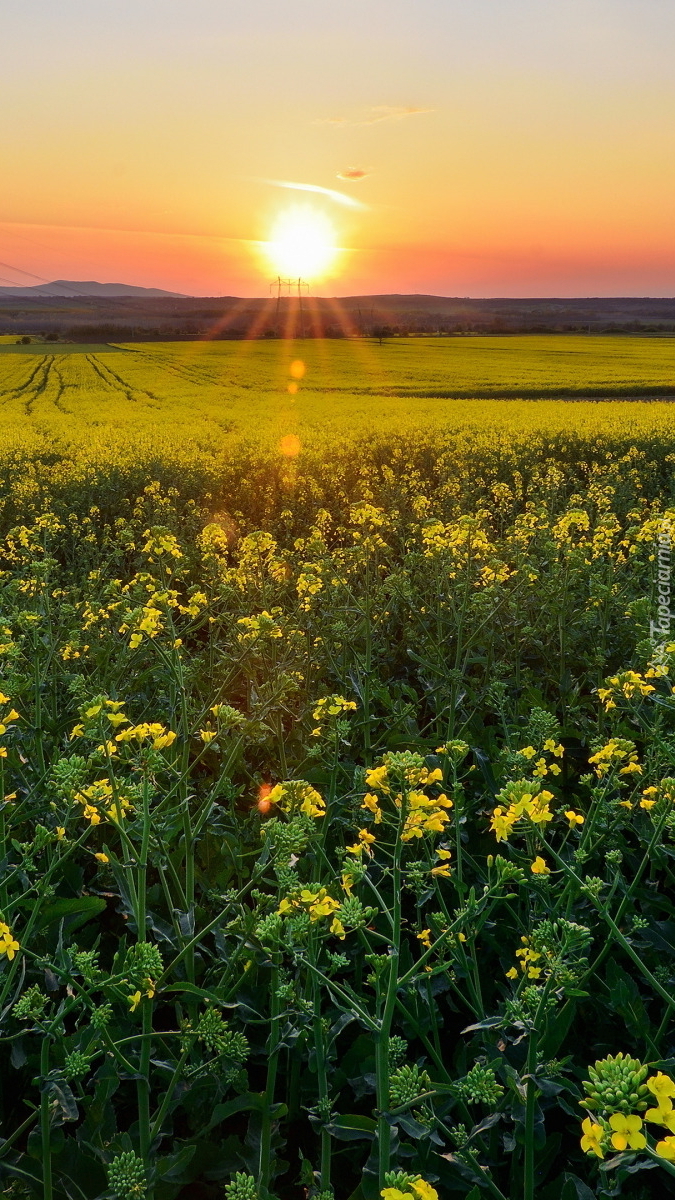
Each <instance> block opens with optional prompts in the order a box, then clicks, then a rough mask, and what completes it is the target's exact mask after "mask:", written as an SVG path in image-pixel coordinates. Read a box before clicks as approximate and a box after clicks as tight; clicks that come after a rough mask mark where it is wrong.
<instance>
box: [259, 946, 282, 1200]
mask: <svg viewBox="0 0 675 1200" xmlns="http://www.w3.org/2000/svg"><path fill="white" fill-rule="evenodd" d="M278 990H279V967H278V965H277V963H276V962H274V963H273V965H272V968H271V973H270V1034H269V1038H268V1040H267V1079H266V1082H265V1092H264V1096H263V1105H264V1107H263V1115H262V1128H261V1130H260V1158H259V1167H258V1188H259V1190H260V1192H261V1193H262V1196H263V1198H264V1200H266V1198H267V1196H268V1193H269V1186H270V1180H271V1176H272V1109H273V1106H274V1091H275V1087H276V1079H277V1070H278V1067H279V1019H280V1009H279V996H278Z"/></svg>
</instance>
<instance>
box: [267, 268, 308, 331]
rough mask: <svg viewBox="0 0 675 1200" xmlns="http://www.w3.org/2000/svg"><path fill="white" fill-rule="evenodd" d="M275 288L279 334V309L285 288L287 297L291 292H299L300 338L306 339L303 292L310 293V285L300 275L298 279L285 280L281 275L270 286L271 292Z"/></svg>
mask: <svg viewBox="0 0 675 1200" xmlns="http://www.w3.org/2000/svg"><path fill="white" fill-rule="evenodd" d="M274 288H276V289H277V309H276V325H277V334H278V333H279V309H280V307H281V293H282V289H283V288H285V289H286V295H287V296H290V294H291V291H296V290H297V295H298V307H299V309H300V337H302V338H304V336H305V314H304V311H303V307H302V293H303V290H304V291H305V292H308V291H309V284H308V283H305V280H304V279H302V278H301V276H300V275H298V278H297V279H283V278H282V277H281V275H277V277H276V279H273V280H272V282H271V284H270V292H271V291H273V289H274Z"/></svg>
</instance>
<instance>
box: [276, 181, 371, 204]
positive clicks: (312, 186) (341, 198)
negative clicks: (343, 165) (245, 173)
mask: <svg viewBox="0 0 675 1200" xmlns="http://www.w3.org/2000/svg"><path fill="white" fill-rule="evenodd" d="M260 182H261V183H268V184H269V185H270V187H279V188H290V189H291V190H292V191H295V192H316V193H317V194H318V195H319V196H328V199H329V200H334V201H335V203H336V204H343V205H344V206H345V208H367V207H368V205H367V204H364V203H363V202H362V201H361V200H355V199H354V197H353V196H345V194H344V192H336V191H335V190H334V189H333V188H325V187H319V185H318V184H316V183H291V182H289V180H286V179H261V180H260Z"/></svg>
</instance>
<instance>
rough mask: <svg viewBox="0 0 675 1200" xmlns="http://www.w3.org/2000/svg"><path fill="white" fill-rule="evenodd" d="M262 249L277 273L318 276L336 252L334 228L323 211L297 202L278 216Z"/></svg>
mask: <svg viewBox="0 0 675 1200" xmlns="http://www.w3.org/2000/svg"><path fill="white" fill-rule="evenodd" d="M265 252H266V254H267V257H268V259H269V261H270V263H271V265H272V268H273V270H275V271H277V272H278V273H279V275H287V276H289V277H291V278H294V279H297V278H299V277H302V278H303V279H317V278H318V277H319V276H321V275H324V274H325V272H326V271H327V270H328V268H329V267H330V266H331V264H332V263H333V261H334V260H335V258H336V256H337V254H338V248H337V246H336V245H335V230H334V228H333V226H332V225H331V223H330V221H329V220H328V218H327V217H325V216H324V215H323V213H319V212H317V211H316V210H315V209H313V208H311V207H310V206H309V205H296V206H295V207H293V208H289V209H287V210H286V211H285V212H283V213H281V215H280V216H279V218H278V220H277V222H276V224H275V226H274V228H273V230H272V236H271V238H270V240H269V242H267V243H266V244H265Z"/></svg>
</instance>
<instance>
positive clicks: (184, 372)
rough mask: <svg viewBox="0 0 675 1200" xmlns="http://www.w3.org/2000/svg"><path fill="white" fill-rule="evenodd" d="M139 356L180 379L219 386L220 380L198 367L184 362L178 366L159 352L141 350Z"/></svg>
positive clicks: (155, 367)
mask: <svg viewBox="0 0 675 1200" xmlns="http://www.w3.org/2000/svg"><path fill="white" fill-rule="evenodd" d="M140 357H141V358H142V359H144V360H145V362H147V363H149V364H150V365H151V366H152V367H153V369H157V368H159V369H160V370H162V371H166V372H169V373H171V374H173V375H178V376H179V378H180V379H185V380H187V381H188V383H197V384H199V386H200V387H209V386H211V387H219V386H220V385H221V380H219V379H214V377H213V376H212V375H209V374H207V373H202V372H200V370H199V368H198V367H191V366H187V365H186V364H183V366H178V364H177V363H173V362H167V361H166V359H165V358H162V357H161V355H159V354H146V353H144V352H143V351H141V352H140Z"/></svg>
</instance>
